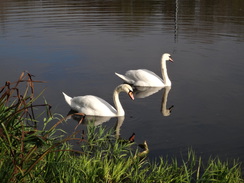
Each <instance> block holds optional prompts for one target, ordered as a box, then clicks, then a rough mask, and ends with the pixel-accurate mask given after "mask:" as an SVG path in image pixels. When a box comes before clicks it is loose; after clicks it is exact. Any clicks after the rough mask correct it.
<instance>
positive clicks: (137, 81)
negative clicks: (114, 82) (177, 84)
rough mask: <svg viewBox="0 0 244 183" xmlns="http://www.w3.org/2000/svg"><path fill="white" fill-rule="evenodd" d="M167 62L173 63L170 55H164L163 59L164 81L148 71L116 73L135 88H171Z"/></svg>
mask: <svg viewBox="0 0 244 183" xmlns="http://www.w3.org/2000/svg"><path fill="white" fill-rule="evenodd" d="M166 61H171V62H173V59H172V58H171V56H170V54H168V53H164V54H163V56H162V59H161V69H162V76H163V80H162V79H161V78H160V77H159V76H157V75H156V74H155V73H154V72H152V71H149V70H147V69H138V70H129V71H127V72H126V73H125V75H122V74H118V73H115V74H116V75H117V76H118V77H120V78H121V79H122V80H124V81H125V82H126V83H129V84H132V85H134V86H148V87H164V86H171V81H170V79H169V77H168V73H167V67H166Z"/></svg>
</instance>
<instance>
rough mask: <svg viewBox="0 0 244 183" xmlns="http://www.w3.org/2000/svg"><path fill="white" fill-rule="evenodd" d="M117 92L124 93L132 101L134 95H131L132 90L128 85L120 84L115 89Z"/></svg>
mask: <svg viewBox="0 0 244 183" xmlns="http://www.w3.org/2000/svg"><path fill="white" fill-rule="evenodd" d="M117 91H119V92H121V91H123V92H126V93H127V94H128V95H129V97H130V98H131V99H132V100H134V95H133V89H132V87H131V86H130V85H129V84H121V85H119V86H118V87H117Z"/></svg>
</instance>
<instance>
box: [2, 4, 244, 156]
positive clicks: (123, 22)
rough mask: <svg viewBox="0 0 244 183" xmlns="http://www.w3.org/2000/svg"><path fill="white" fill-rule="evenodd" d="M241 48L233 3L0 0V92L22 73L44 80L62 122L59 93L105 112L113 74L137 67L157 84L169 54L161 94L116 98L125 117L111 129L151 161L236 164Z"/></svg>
mask: <svg viewBox="0 0 244 183" xmlns="http://www.w3.org/2000/svg"><path fill="white" fill-rule="evenodd" d="M243 50H244V1H243V0H233V1H229V0H222V1H210V0H205V1H197V0H196V1H193V0H188V1H186V0H181V1H177V0H176V1H170V0H160V1H157V0H151V1H149V0H143V1H139V0H135V1H127V0H116V1H109V0H103V1H102V0H101V1H100V0H97V1H88V0H87V1H86V0H83V1H75V0H74V1H68V0H66V1H65V0H63V1H62V0H60V1H58V0H53V1H45V0H44V1H26V0H21V1H15V0H9V1H1V2H0V59H1V61H0V76H1V77H0V82H1V83H2V84H1V85H3V84H4V82H5V81H6V80H10V81H14V80H16V79H17V78H18V77H19V75H20V73H21V72H22V71H25V70H27V71H29V72H30V73H31V74H33V75H35V76H36V79H37V80H45V81H47V83H46V84H44V85H43V87H46V88H47V90H46V91H45V98H46V99H47V101H48V102H49V103H50V104H52V106H53V111H54V112H57V113H61V114H62V115H66V114H67V113H68V112H69V109H70V108H69V106H68V105H67V104H66V103H65V101H64V99H63V96H62V93H61V92H62V91H64V92H66V93H67V94H69V95H70V96H77V95H85V94H93V95H97V96H100V97H102V98H104V99H105V100H107V101H108V102H109V103H111V104H112V103H113V101H112V92H113V90H114V88H115V87H116V86H117V85H119V84H120V83H122V81H121V80H120V79H119V78H118V77H116V76H115V74H114V72H118V73H122V74H123V73H124V72H125V71H127V70H129V69H137V68H147V69H149V70H152V71H154V72H155V73H157V74H158V75H159V76H161V70H160V59H161V55H162V54H163V53H164V52H169V53H171V55H172V57H173V59H174V63H167V66H168V73H169V77H170V79H171V82H172V87H171V89H169V88H164V89H161V90H159V91H154V92H155V93H154V94H152V95H150V96H148V97H144V98H136V99H135V101H131V100H130V99H129V98H128V97H127V96H126V94H124V93H123V94H122V93H121V102H122V104H123V106H124V109H125V112H126V116H125V119H122V120H121V119H120V120H119V126H117V129H119V127H120V134H121V137H123V138H128V137H129V136H130V135H131V134H132V133H133V132H134V133H135V134H136V142H138V143H141V142H143V141H144V140H147V142H148V144H149V148H150V157H152V158H154V157H157V156H165V155H170V156H174V155H176V156H178V157H181V154H185V153H186V152H187V150H188V148H189V147H193V149H194V150H195V151H196V152H197V154H199V155H202V156H205V157H208V156H209V155H213V156H215V155H218V156H220V157H221V158H224V159H226V158H228V159H232V158H238V157H239V159H240V160H241V161H243V160H244V143H243V139H244V133H243V132H244V115H243V114H244V109H243V102H244V80H243V79H244V51H243ZM166 99H167V100H166ZM172 105H173V106H174V107H173V108H172V112H171V115H170V116H164V115H163V113H162V110H164V108H165V106H166V107H167V108H169V107H170V106H172ZM98 123H102V122H101V121H100V122H99V121H98ZM103 125H110V126H113V125H116V118H113V119H111V120H110V121H108V122H106V123H103ZM75 126H76V122H75V121H69V122H68V124H66V125H63V128H65V129H66V130H67V131H72V130H73V128H74V127H75Z"/></svg>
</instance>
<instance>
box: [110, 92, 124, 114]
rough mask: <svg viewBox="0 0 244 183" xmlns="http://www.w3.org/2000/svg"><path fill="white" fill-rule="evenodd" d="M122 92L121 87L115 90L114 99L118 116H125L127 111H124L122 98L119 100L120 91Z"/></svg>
mask: <svg viewBox="0 0 244 183" xmlns="http://www.w3.org/2000/svg"><path fill="white" fill-rule="evenodd" d="M120 92H121V90H120V89H119V88H116V89H115V90H114V95H113V100H114V106H115V109H116V110H117V116H124V115H125V111H124V109H123V107H122V105H121V103H120V100H119V93H120Z"/></svg>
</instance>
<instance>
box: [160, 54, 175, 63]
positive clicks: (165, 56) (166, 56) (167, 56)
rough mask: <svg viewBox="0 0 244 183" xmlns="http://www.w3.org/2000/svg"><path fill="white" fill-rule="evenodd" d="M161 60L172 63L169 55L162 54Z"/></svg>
mask: <svg viewBox="0 0 244 183" xmlns="http://www.w3.org/2000/svg"><path fill="white" fill-rule="evenodd" d="M162 60H164V61H170V62H174V61H173V59H172V57H171V55H170V54H169V53H164V54H163V56H162Z"/></svg>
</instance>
